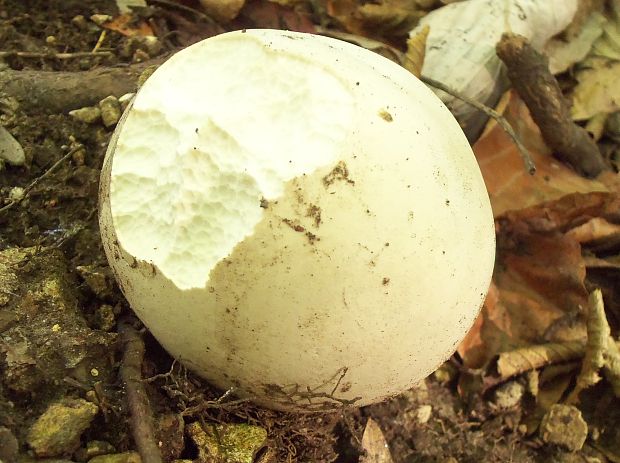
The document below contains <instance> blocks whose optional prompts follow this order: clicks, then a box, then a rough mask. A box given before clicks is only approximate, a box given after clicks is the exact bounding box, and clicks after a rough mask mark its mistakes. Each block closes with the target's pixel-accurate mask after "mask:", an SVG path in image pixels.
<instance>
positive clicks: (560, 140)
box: [496, 34, 608, 177]
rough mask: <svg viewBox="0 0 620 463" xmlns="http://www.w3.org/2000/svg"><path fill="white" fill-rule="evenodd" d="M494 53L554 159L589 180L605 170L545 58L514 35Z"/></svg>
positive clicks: (599, 156) (509, 35) (500, 44)
mask: <svg viewBox="0 0 620 463" xmlns="http://www.w3.org/2000/svg"><path fill="white" fill-rule="evenodd" d="M496 51H497V56H499V58H500V59H501V60H502V61H503V62H504V64H505V65H506V67H507V68H508V78H509V79H510V82H511V83H512V86H513V87H514V88H515V90H516V91H517V93H519V95H520V96H521V98H523V101H525V104H526V105H527V107H528V108H529V110H530V112H531V114H532V119H534V122H536V124H537V125H538V127H539V128H540V131H541V133H542V136H543V138H544V139H545V141H546V142H547V144H548V145H549V147H550V148H551V149H552V150H554V151H555V152H556V153H557V156H558V157H560V158H561V159H563V160H564V161H566V162H567V163H569V164H570V165H571V166H573V168H575V169H576V170H577V171H579V172H580V173H582V174H583V175H586V176H588V177H595V176H596V175H598V174H600V173H601V172H602V171H604V170H607V169H608V167H607V165H606V164H605V161H604V160H603V157H602V156H601V153H600V151H599V149H598V146H597V145H596V143H595V142H594V140H592V138H590V136H589V135H588V133H587V132H586V131H585V129H583V128H582V127H579V126H578V125H576V124H575V123H574V122H573V121H572V119H571V117H570V109H569V105H568V103H567V102H566V100H565V99H564V95H562V91H561V90H560V86H559V85H558V82H557V81H556V80H555V77H553V75H552V74H551V73H550V72H549V63H548V60H547V58H546V57H545V56H544V55H542V54H540V53H538V52H537V51H536V50H535V49H534V48H533V47H532V46H531V45H530V44H529V43H528V41H527V39H526V38H525V37H523V36H520V35H517V34H504V35H503V36H502V39H501V40H500V41H499V43H498V44H497V50H496Z"/></svg>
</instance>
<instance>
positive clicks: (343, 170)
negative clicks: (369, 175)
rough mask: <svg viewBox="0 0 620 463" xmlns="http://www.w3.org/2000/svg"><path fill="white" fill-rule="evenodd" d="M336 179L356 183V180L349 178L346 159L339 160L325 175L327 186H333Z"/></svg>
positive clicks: (324, 179)
mask: <svg viewBox="0 0 620 463" xmlns="http://www.w3.org/2000/svg"><path fill="white" fill-rule="evenodd" d="M336 181H343V182H346V183H348V184H349V185H355V181H354V180H352V179H350V178H349V169H348V168H347V164H346V163H345V162H344V161H339V162H338V164H336V165H335V166H334V168H333V169H332V170H331V172H330V173H329V174H327V175H326V176H325V177H323V185H324V186H325V188H327V187H329V186H331V185H332V184H333V183H334V182H336Z"/></svg>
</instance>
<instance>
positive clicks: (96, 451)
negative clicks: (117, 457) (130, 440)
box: [75, 440, 116, 461]
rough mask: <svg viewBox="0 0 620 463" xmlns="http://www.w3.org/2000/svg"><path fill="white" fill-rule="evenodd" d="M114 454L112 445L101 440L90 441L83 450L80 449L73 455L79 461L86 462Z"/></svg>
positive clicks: (114, 450)
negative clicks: (100, 456)
mask: <svg viewBox="0 0 620 463" xmlns="http://www.w3.org/2000/svg"><path fill="white" fill-rule="evenodd" d="M114 452H116V449H115V448H114V446H113V445H112V444H110V443H109V442H106V441H103V440H91V441H88V442H87V443H86V447H85V448H81V449H80V450H78V451H77V452H76V453H75V456H76V458H77V459H78V460H80V461H86V460H89V459H91V458H93V457H97V456H99V455H106V454H111V453H114Z"/></svg>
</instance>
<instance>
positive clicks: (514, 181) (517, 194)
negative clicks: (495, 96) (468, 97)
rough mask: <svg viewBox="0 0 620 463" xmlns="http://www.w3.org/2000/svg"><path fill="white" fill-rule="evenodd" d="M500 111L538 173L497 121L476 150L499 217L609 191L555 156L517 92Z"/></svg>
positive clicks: (487, 131)
mask: <svg viewBox="0 0 620 463" xmlns="http://www.w3.org/2000/svg"><path fill="white" fill-rule="evenodd" d="M619 81H620V79H619ZM498 111H499V112H500V113H503V115H504V117H505V118H506V119H507V120H508V122H509V123H510V124H511V125H512V127H513V129H514V130H515V132H516V133H517V135H518V136H519V137H520V139H521V140H522V141H523V142H524V144H525V145H526V147H527V148H528V150H529V152H530V154H531V156H532V159H533V161H534V163H535V164H536V174H535V175H533V176H532V175H530V174H529V173H528V172H527V171H526V170H525V168H524V166H523V161H522V159H521V156H520V153H519V150H518V149H517V147H516V145H515V144H514V143H513V141H512V139H511V138H510V137H509V136H508V135H507V134H506V132H505V131H504V130H503V129H502V128H501V127H500V126H499V125H498V124H497V123H496V122H495V121H494V120H492V121H490V122H489V124H488V125H487V128H486V129H485V131H484V133H483V134H482V136H481V137H480V139H479V140H478V141H477V142H476V144H475V145H474V147H473V149H474V153H475V154H476V158H477V159H478V164H479V165H480V170H481V171H482V176H483V177H484V181H485V184H486V187H487V190H488V192H489V197H490V198H491V206H492V207H493V214H494V215H495V217H499V216H501V215H502V214H505V213H506V212H507V211H511V210H520V209H524V208H527V207H530V206H534V205H536V204H539V203H541V202H544V201H549V200H554V199H559V198H561V197H562V196H564V195H566V194H569V193H588V192H593V191H608V188H607V186H605V185H604V184H603V183H601V182H599V181H596V180H589V179H585V178H583V177H581V176H580V175H578V174H577V173H576V172H575V171H573V170H572V169H571V168H569V167H567V166H566V165H564V164H562V163H561V162H560V161H558V160H556V159H555V158H554V157H553V156H551V152H550V150H549V148H548V147H547V146H546V145H545V142H544V141H543V139H542V136H541V134H540V131H539V130H538V127H537V126H536V124H535V123H534V121H533V120H532V118H531V116H530V113H529V111H528V109H527V107H526V106H525V103H523V101H522V100H521V99H520V98H519V97H518V95H517V94H516V92H508V93H507V94H506V95H505V97H504V99H503V101H502V103H500V106H499V107H498Z"/></svg>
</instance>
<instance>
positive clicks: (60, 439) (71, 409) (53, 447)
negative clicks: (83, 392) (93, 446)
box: [27, 399, 99, 457]
mask: <svg viewBox="0 0 620 463" xmlns="http://www.w3.org/2000/svg"><path fill="white" fill-rule="evenodd" d="M98 412H99V407H97V406H96V405H95V404H93V403H91V402H88V401H86V400H83V399H63V400H62V401H60V402H57V403H54V404H52V405H50V406H49V407H48V408H47V410H46V411H45V412H44V413H43V414H42V415H41V416H40V417H39V418H38V419H37V421H35V422H34V424H33V425H32V426H31V427H30V430H29V431H28V437H27V442H28V445H30V447H31V448H32V449H33V450H34V452H35V454H36V455H37V456H38V457H55V456H60V455H66V454H69V453H72V452H73V451H75V450H76V449H77V448H78V447H79V445H80V436H81V435H82V433H83V432H84V431H85V430H86V429H88V427H89V426H90V423H91V421H92V420H93V418H95V416H96V415H97V413H98Z"/></svg>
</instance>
